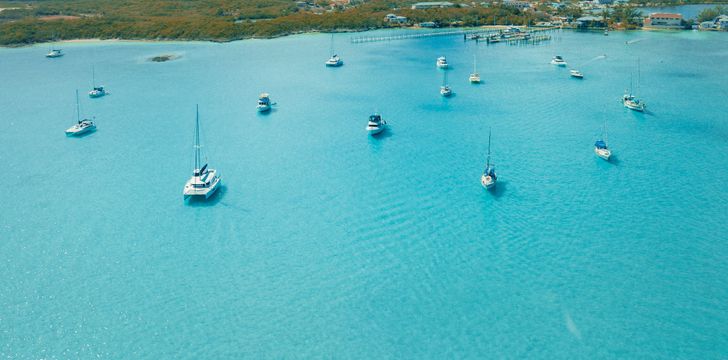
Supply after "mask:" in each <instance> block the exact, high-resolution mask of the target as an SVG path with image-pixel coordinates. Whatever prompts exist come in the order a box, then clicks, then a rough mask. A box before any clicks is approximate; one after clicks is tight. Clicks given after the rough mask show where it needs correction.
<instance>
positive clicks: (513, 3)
mask: <svg viewBox="0 0 728 360" xmlns="http://www.w3.org/2000/svg"><path fill="white" fill-rule="evenodd" d="M503 6H507V7H513V8H516V9H519V10H524V9H528V8H530V7H531V3H530V2H528V1H522V0H503Z"/></svg>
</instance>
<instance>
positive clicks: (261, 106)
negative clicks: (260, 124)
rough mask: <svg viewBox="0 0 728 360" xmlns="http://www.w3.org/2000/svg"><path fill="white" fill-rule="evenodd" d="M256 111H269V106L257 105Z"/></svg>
mask: <svg viewBox="0 0 728 360" xmlns="http://www.w3.org/2000/svg"><path fill="white" fill-rule="evenodd" d="M257 109H258V112H266V111H270V105H258V106H257Z"/></svg>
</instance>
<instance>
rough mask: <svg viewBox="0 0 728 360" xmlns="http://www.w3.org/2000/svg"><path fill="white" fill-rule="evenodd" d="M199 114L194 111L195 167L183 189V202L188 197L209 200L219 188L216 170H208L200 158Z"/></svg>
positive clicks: (218, 177) (197, 110)
mask: <svg viewBox="0 0 728 360" xmlns="http://www.w3.org/2000/svg"><path fill="white" fill-rule="evenodd" d="M200 150H201V146H200V112H199V109H198V108H196V109H195V167H194V169H193V171H192V177H190V179H189V180H187V183H185V187H184V191H183V194H184V198H185V200H186V199H188V198H190V197H199V198H203V197H204V198H205V199H207V198H209V197H210V196H212V194H214V193H215V191H216V190H217V189H218V187H220V175H219V174H218V172H217V170H215V169H210V168H208V167H207V164H204V165H203V164H202V159H201V156H200Z"/></svg>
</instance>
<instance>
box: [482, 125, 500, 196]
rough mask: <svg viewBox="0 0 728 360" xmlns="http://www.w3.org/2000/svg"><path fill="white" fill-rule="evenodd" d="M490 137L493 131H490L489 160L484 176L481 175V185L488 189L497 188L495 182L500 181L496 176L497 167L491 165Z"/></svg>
mask: <svg viewBox="0 0 728 360" xmlns="http://www.w3.org/2000/svg"><path fill="white" fill-rule="evenodd" d="M490 135H491V131H490V130H488V159H487V160H486V163H485V170H483V174H482V175H480V184H482V185H483V187H484V188H486V189H491V188H493V187H495V182H496V181H497V180H498V178H497V176H496V175H495V166H494V165H493V164H491V163H490Z"/></svg>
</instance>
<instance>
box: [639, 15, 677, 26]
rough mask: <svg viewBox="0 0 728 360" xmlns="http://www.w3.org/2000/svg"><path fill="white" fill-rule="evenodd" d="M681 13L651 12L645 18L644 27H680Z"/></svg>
mask: <svg viewBox="0 0 728 360" xmlns="http://www.w3.org/2000/svg"><path fill="white" fill-rule="evenodd" d="M682 19H683V17H682V15H680V14H671V13H652V14H650V16H648V17H647V18H646V19H645V22H644V24H645V26H646V27H653V28H667V29H670V28H673V29H674V28H680V27H682Z"/></svg>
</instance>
